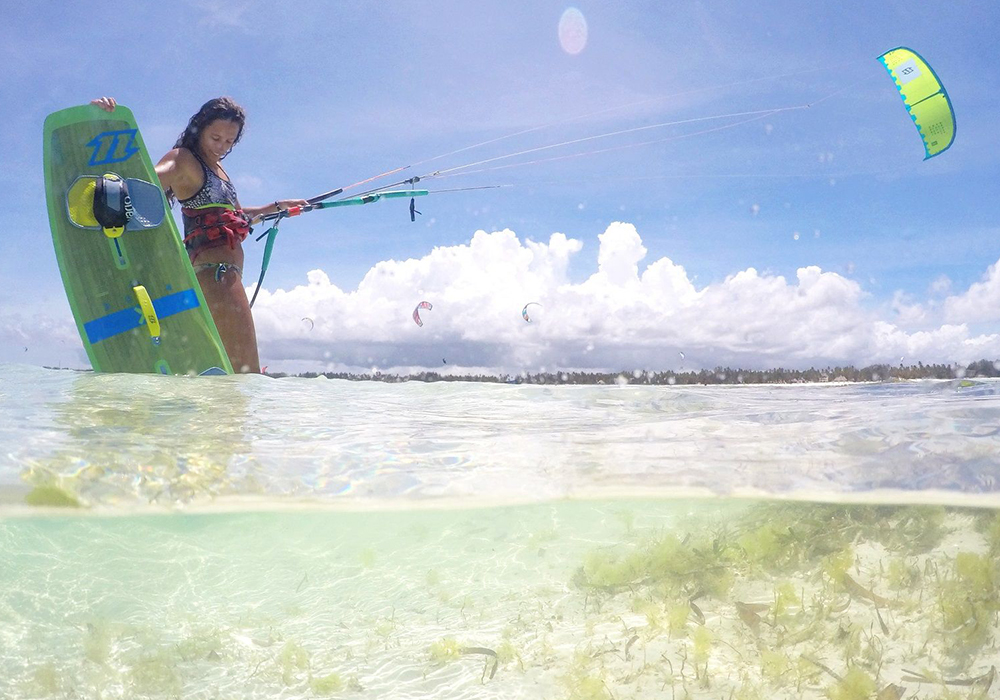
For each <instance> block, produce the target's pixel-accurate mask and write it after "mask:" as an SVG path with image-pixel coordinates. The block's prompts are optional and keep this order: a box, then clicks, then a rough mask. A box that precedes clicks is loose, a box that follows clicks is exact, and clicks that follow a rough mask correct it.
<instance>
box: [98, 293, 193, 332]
mask: <svg viewBox="0 0 1000 700" xmlns="http://www.w3.org/2000/svg"><path fill="white" fill-rule="evenodd" d="M196 308H198V295H197V294H195V293H194V290H193V289H187V290H185V291H183V292H174V293H173V294H168V295H166V296H164V297H160V298H159V299H153V309H154V310H155V311H156V315H157V317H159V318H161V319H163V318H169V317H170V316H173V315H174V314H179V313H180V312H181V311H187V310H188V309H196ZM145 322H146V321H145V319H144V318H143V317H142V311H141V310H140V309H139V307H138V306H130V307H129V308H127V309H122V310H121V311H115V312H114V313H111V314H108V315H107V316H101V317H100V318H95V319H94V320H93V321H88V322H87V323H85V324H83V329H84V330H85V331H86V333H87V340H89V341H90V344H91V345H94V344H96V343H99V342H101V341H102V340H107V339H108V338H112V337H114V336H116V335H118V334H119V333H124V332H125V331H130V330H132V329H133V328H138V327H139V326H141V325H143V324H144V323H145Z"/></svg>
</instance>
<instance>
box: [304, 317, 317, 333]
mask: <svg viewBox="0 0 1000 700" xmlns="http://www.w3.org/2000/svg"><path fill="white" fill-rule="evenodd" d="M302 320H303V321H309V330H312V329H313V328H315V327H316V324H315V323H313V320H312V319H311V318H309V317H308V316H307V317H305V318H303V319H302Z"/></svg>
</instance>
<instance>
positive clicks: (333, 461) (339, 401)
mask: <svg viewBox="0 0 1000 700" xmlns="http://www.w3.org/2000/svg"><path fill="white" fill-rule="evenodd" d="M998 454H1000V383H996V382H958V381H953V382H926V383H911V384H885V385H846V386H844V385H842V386H832V385H830V386H824V385H809V386H805V385H798V386H753V387H751V386H744V387H740V386H724V387H650V386H638V385H629V386H551V387H544V386H513V385H495V384H467V383H437V384H423V383H416V382H413V383H405V384H380V383H370V382H347V381H339V380H326V379H310V380H305V379H282V380H273V379H269V378H266V377H260V376H254V377H221V378H204V377H202V378H161V377H154V376H129V375H93V374H90V373H86V374H81V373H74V372H65V371H64V372H59V371H52V370H40V369H37V368H28V367H16V366H0V494H7V495H6V496H3V495H0V498H6V499H7V500H8V501H15V502H16V501H19V500H20V501H23V495H24V493H25V492H26V490H29V489H30V488H32V487H34V486H37V485H40V484H55V485H57V486H59V487H60V488H62V489H64V490H66V491H67V492H70V493H72V494H73V495H74V496H75V497H76V498H78V499H79V500H80V501H81V502H82V503H84V504H87V505H91V506H107V507H114V508H120V507H123V506H130V507H139V508H141V507H148V506H150V505H153V506H156V505H163V506H169V507H175V506H177V505H178V504H194V505H199V504H200V505H205V506H207V507H209V508H211V507H215V506H217V505H218V501H219V499H220V498H222V497H228V498H233V497H244V498H247V497H253V498H255V499H259V500H262V501H265V502H272V503H273V502H275V501H278V502H284V503H287V502H288V501H289V499H311V500H316V499H318V500H320V501H322V502H327V503H334V504H341V505H343V504H348V503H351V504H354V505H365V504H368V503H372V502H375V501H383V502H388V503H389V504H391V505H393V506H394V507H395V506H399V505H405V504H406V503H409V502H411V501H413V500H415V499H419V500H427V499H453V500H456V501H460V502H461V503H462V504H463V505H465V506H476V505H479V504H484V503H490V504H496V503H498V502H511V501H516V502H523V501H526V500H527V501H536V500H544V499H549V498H560V497H565V496H576V497H579V496H598V497H601V496H606V495H607V494H608V492H609V490H614V491H616V492H626V493H636V492H638V493H640V494H649V493H652V492H661V491H662V492H665V493H668V494H669V493H674V494H676V492H677V490H678V489H702V490H705V492H706V493H715V494H719V495H732V494H734V493H737V492H747V491H752V492H756V493H758V494H765V495H766V494H771V495H784V496H788V495H797V494H798V495H802V494H812V495H817V494H818V495H820V496H825V497H841V496H844V497H847V496H866V495H867V494H870V493H871V492H872V491H875V490H893V491H902V492H908V493H909V495H910V497H912V498H916V499H923V498H924V497H925V494H926V492H928V491H941V492H944V493H943V496H942V497H943V498H944V500H945V501H947V502H953V503H969V502H985V503H987V504H990V503H995V502H997V500H998V499H1000V459H998V457H997V455H998ZM898 497H899V495H898V494H897V496H895V497H894V498H898Z"/></svg>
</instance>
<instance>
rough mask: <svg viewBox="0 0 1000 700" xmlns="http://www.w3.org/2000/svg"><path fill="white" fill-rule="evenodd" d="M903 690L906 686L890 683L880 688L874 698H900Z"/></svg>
mask: <svg viewBox="0 0 1000 700" xmlns="http://www.w3.org/2000/svg"><path fill="white" fill-rule="evenodd" d="M905 692H906V688H904V687H903V686H901V685H896V684H894V683H890V684H889V685H887V686H886V687H884V688H882V690H880V691H878V695H876V696H875V700H900V698H902V697H903V693H905Z"/></svg>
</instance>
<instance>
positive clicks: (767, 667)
mask: <svg viewBox="0 0 1000 700" xmlns="http://www.w3.org/2000/svg"><path fill="white" fill-rule="evenodd" d="M791 668H792V661H791V659H789V658H788V655H787V654H783V653H782V652H780V651H771V650H770V649H764V650H763V651H761V652H760V675H761V676H762V677H763V678H764V680H765V681H766V682H767V683H768V684H769V685H772V686H777V685H779V684H781V683H782V682H783V679H784V677H785V676H786V675H787V674H788V672H789V671H790V670H791Z"/></svg>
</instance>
